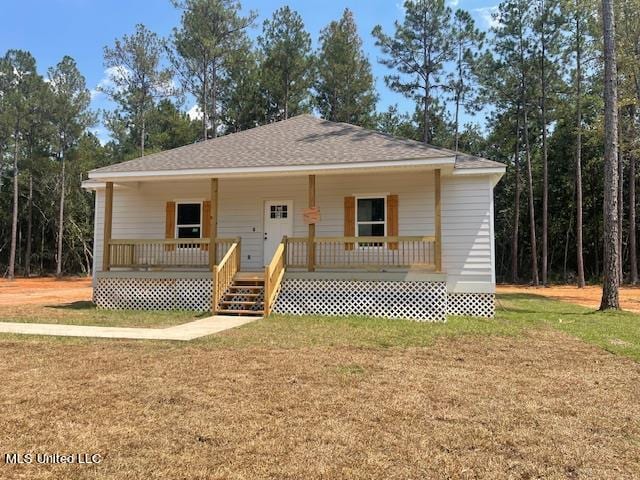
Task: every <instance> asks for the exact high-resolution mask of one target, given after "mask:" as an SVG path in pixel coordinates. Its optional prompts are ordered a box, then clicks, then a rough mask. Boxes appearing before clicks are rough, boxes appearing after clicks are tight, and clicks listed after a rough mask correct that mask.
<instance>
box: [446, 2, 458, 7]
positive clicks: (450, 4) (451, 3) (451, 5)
mask: <svg viewBox="0 0 640 480" xmlns="http://www.w3.org/2000/svg"><path fill="white" fill-rule="evenodd" d="M459 3H460V0H447V5H449V6H450V7H453V8H456V7H457V6H458V4H459Z"/></svg>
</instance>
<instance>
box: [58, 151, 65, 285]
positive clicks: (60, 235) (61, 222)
mask: <svg viewBox="0 0 640 480" xmlns="http://www.w3.org/2000/svg"><path fill="white" fill-rule="evenodd" d="M64 196H65V154H64V153H63V154H62V172H61V174H60V208H59V210H58V253H57V255H56V277H58V278H60V277H62V239H63V235H64Z"/></svg>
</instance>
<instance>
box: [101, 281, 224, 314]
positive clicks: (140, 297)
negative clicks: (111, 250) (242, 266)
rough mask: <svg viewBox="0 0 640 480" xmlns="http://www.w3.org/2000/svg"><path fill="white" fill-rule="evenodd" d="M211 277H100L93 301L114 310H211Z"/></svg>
mask: <svg viewBox="0 0 640 480" xmlns="http://www.w3.org/2000/svg"><path fill="white" fill-rule="evenodd" d="M211 290H212V280H211V279H210V278H131V277H123V278H112V277H107V278H98V279H97V280H96V286H95V289H94V301H95V303H96V305H97V306H98V307H101V308H108V309H114V310H123V309H127V310H195V311H198V312H205V311H208V310H210V309H211Z"/></svg>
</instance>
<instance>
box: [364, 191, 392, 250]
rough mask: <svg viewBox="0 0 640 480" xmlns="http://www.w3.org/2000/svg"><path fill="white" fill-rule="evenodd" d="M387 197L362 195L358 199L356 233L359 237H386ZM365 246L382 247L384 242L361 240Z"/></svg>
mask: <svg viewBox="0 0 640 480" xmlns="http://www.w3.org/2000/svg"><path fill="white" fill-rule="evenodd" d="M386 210H387V205H386V199H385V197H360V198H358V199H357V201H356V235H357V236H358V237H384V236H385V234H386V230H387V225H386V218H387V215H386V213H387V212H386ZM358 245H359V246H363V247H381V246H382V245H383V244H382V243H372V242H360V243H359V244H358Z"/></svg>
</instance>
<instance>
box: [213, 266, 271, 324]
mask: <svg viewBox="0 0 640 480" xmlns="http://www.w3.org/2000/svg"><path fill="white" fill-rule="evenodd" d="M263 299H264V276H263V275H261V274H260V273H253V272H238V274H236V276H235V278H234V279H233V283H232V284H231V285H230V286H229V288H228V289H227V291H226V292H225V294H224V296H223V298H222V300H221V301H220V304H219V305H218V313H219V314H221V315H263V314H264V303H263Z"/></svg>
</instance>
